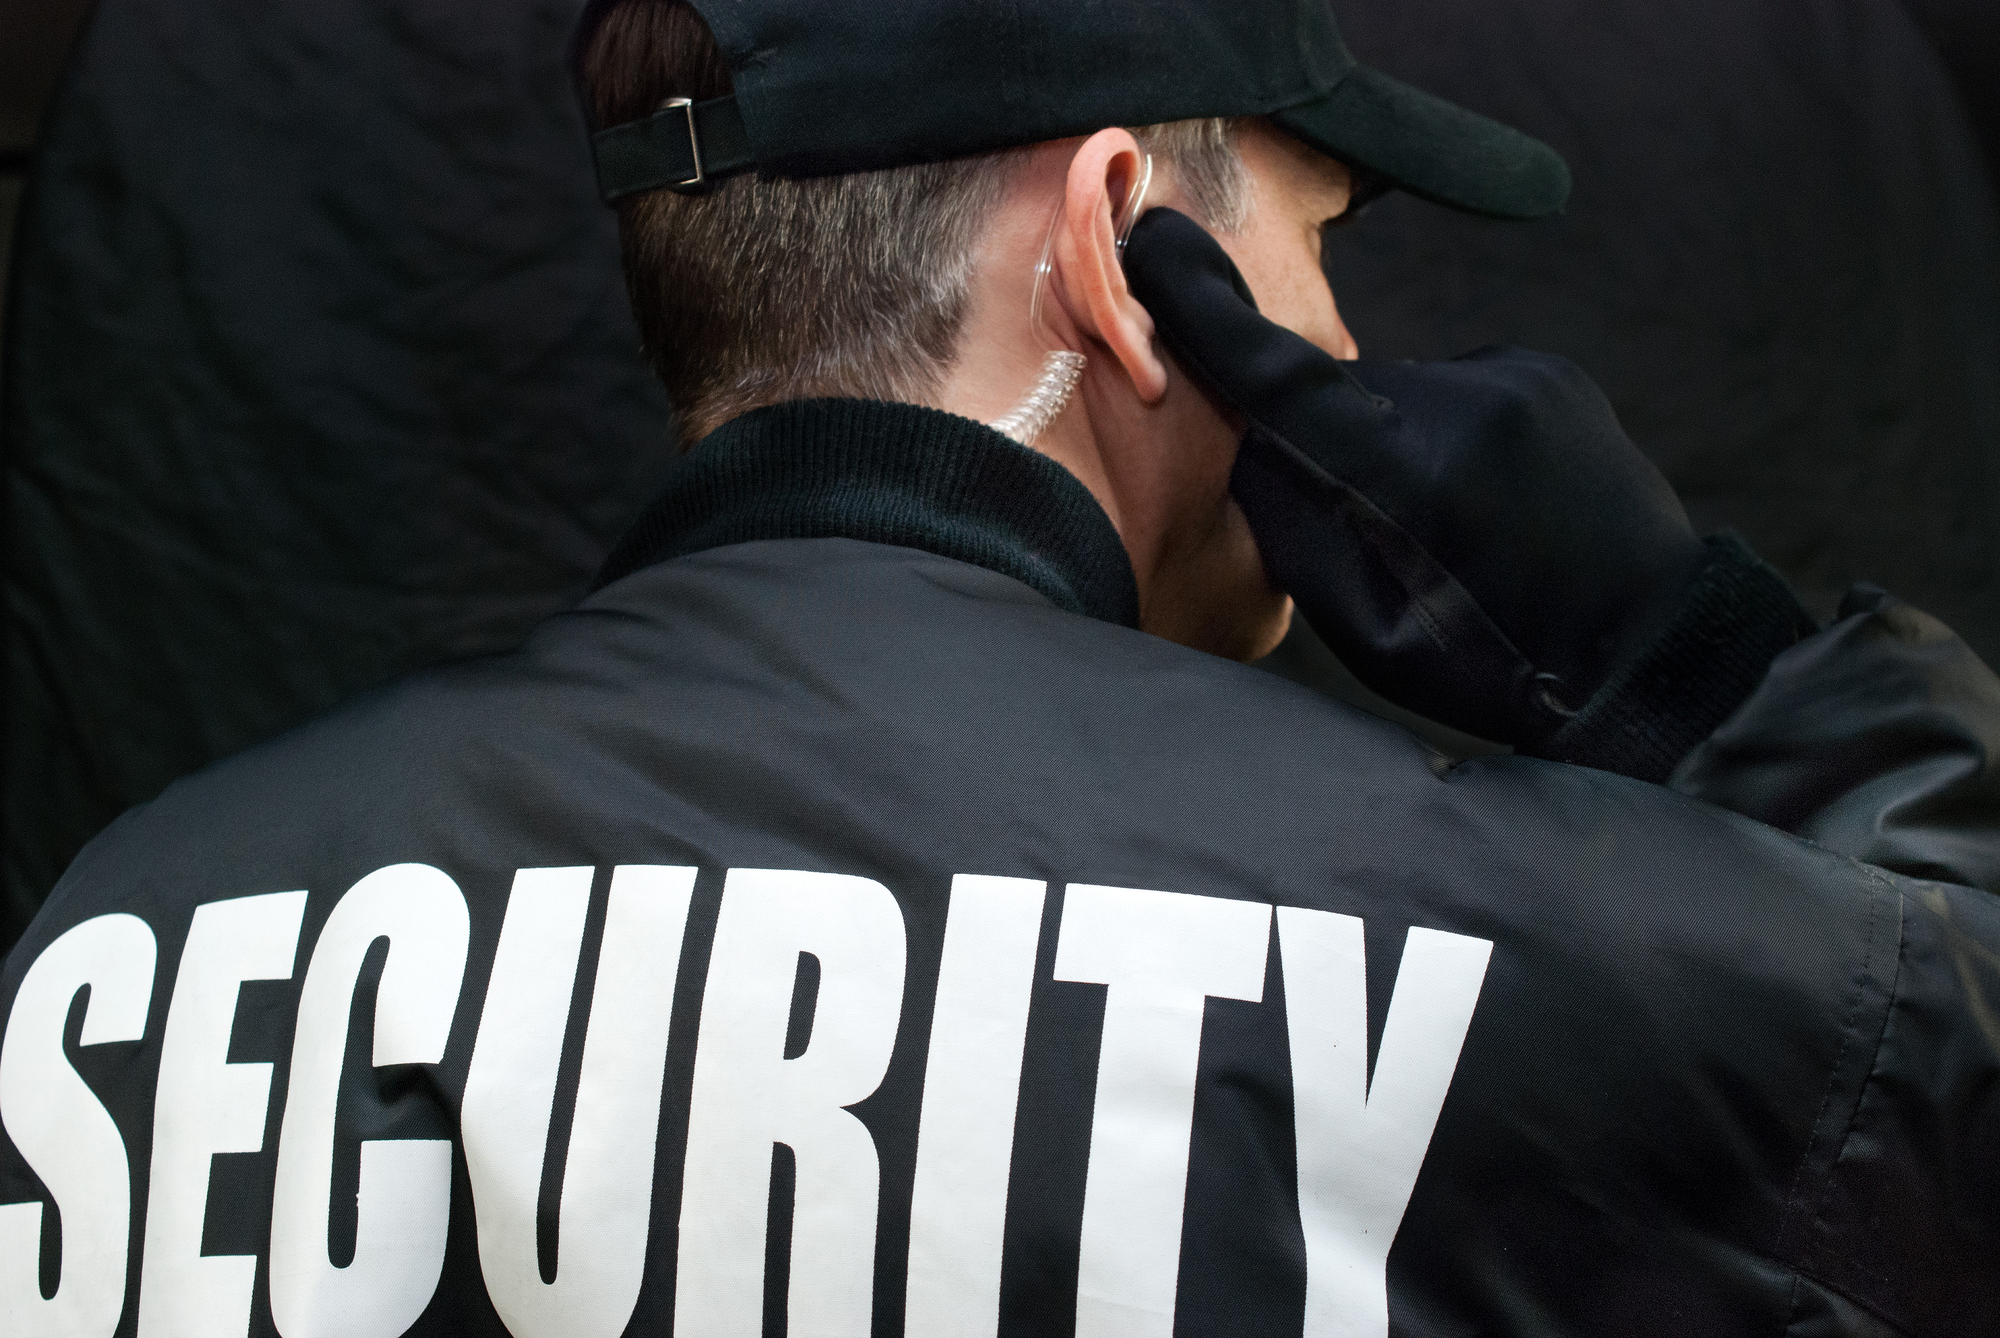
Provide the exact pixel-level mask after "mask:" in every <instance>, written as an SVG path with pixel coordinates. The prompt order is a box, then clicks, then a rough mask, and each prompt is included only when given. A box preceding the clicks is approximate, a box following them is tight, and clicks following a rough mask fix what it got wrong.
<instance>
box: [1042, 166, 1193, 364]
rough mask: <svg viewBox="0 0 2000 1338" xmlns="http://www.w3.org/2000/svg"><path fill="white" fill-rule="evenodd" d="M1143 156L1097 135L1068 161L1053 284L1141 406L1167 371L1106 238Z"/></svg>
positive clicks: (1112, 238)
mask: <svg viewBox="0 0 2000 1338" xmlns="http://www.w3.org/2000/svg"><path fill="white" fill-rule="evenodd" d="M1144 163H1145V156H1144V154H1143V153H1142V152H1141V151H1140V149H1139V142H1138V141H1137V140H1135V139H1133V138H1132V135H1131V132H1130V131H1126V130H1100V131H1098V132H1097V133H1096V134H1095V135H1092V136H1091V137H1090V138H1089V139H1087V140H1085V141H1084V143H1083V147H1082V148H1080V149H1078V150H1077V152H1076V157H1075V158H1073V159H1072V160H1071V161H1070V167H1069V178H1068V182H1067V184H1066V188H1065V194H1064V198H1063V221H1062V223H1061V225H1060V230H1059V232H1058V233H1057V237H1056V254H1057V261H1058V264H1057V267H1056V273H1055V275H1054V282H1055V283H1056V284H1057V285H1058V287H1059V288H1060V289H1061V292H1062V298H1063V305H1064V306H1065V307H1067V308H1068V310H1069V312H1070V315H1071V318H1072V319H1073V320H1074V321H1075V322H1076V325H1077V328H1078V330H1079V331H1080V332H1081V333H1082V334H1083V335H1085V336H1086V337H1087V338H1089V339H1091V340H1093V341H1095V342H1096V343H1098V344H1100V345H1102V346H1103V349H1104V351H1105V352H1107V353H1108V354H1109V355H1110V356H1111V357H1112V358H1113V359H1115V360H1116V361H1117V363H1118V364H1119V366H1120V367H1122V368H1123V369H1124V371H1125V375H1126V376H1127V377H1128V378H1129V379H1130V380H1131V382H1132V388H1133V390H1134V391H1135V392H1136V393H1137V394H1138V396H1139V398H1140V399H1141V400H1142V401H1144V402H1145V403H1147V404H1154V403H1157V402H1158V401H1159V400H1160V399H1161V398H1162V397H1163V396H1164V395H1165V394H1166V393H1167V369H1166V364H1165V363H1163V362H1162V361H1161V360H1160V357H1159V355H1158V354H1157V353H1155V352H1154V351H1153V318H1152V317H1151V316H1150V315H1149V314H1147V311H1146V309H1145V308H1144V307H1142V306H1140V305H1139V302H1138V300H1137V299H1136V298H1134V297H1133V296H1132V290H1131V288H1130V287H1129V286H1128V285H1127V284H1126V282H1125V269H1124V265H1123V263H1122V261H1121V258H1120V255H1119V251H1118V239H1117V237H1116V235H1115V234H1114V232H1113V228H1114V222H1113V220H1114V218H1115V217H1116V215H1117V212H1118V209H1119V208H1120V207H1121V206H1122V205H1123V204H1124V202H1125V197H1126V195H1127V193H1129V192H1130V191H1132V190H1133V189H1135V187H1136V184H1137V182H1138V181H1139V179H1140V173H1141V171H1142V169H1143V167H1144Z"/></svg>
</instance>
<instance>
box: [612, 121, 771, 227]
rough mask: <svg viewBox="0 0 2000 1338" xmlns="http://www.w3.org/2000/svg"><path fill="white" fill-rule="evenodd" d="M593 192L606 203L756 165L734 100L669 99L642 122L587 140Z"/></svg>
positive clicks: (694, 184)
mask: <svg viewBox="0 0 2000 1338" xmlns="http://www.w3.org/2000/svg"><path fill="white" fill-rule="evenodd" d="M590 144H591V148H592V150H593V151H594V152H595V153H596V155H597V189H598V193H599V194H600V195H602V196H603V197H604V202H605V203H606V204H613V203H616V202H617V201H618V200H621V199H623V198H624V197H625V196H627V195H636V194H638V193H639V192H640V191H649V190H662V189H665V190H681V191H689V190H697V189H700V188H701V187H703V186H705V185H706V184H707V183H708V182H709V181H711V180H714V179H715V178H717V177H728V176H735V175H736V174H737V173H739V172H747V171H749V170H750V169H751V168H753V167H755V166H756V165H757V163H756V159H755V158H754V157H753V156H752V154H751V152H750V136H749V133H748V132H747V131H745V130H744V128H743V113H742V112H741V111H739V110H738V109H737V106H736V99H735V98H734V97H720V98H713V99H711V100H709V101H707V102H693V103H691V102H689V101H687V100H686V99H685V98H675V99H674V100H673V101H672V102H669V103H668V104H667V105H666V106H664V107H662V108H660V110H658V111H656V112H654V113H653V114H652V115H651V116H648V117H647V118H645V119H644V120H643V121H628V122H626V123H625V124H624V125H615V126H612V127H611V128H610V129H609V130H600V131H598V132H597V133H596V134H595V135H592V136H591V137H590Z"/></svg>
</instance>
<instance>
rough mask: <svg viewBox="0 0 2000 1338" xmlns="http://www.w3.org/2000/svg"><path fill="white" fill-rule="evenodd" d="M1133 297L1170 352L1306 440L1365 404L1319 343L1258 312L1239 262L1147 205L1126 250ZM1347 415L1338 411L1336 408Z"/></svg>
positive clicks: (1234, 402) (1276, 426) (1279, 428)
mask: <svg viewBox="0 0 2000 1338" xmlns="http://www.w3.org/2000/svg"><path fill="white" fill-rule="evenodd" d="M1125 277H1126V281H1127V282H1128V283H1130V284H1131V287H1132V295H1133V296H1134V297H1136V298H1137V299H1138V300H1139V302H1140V304H1141V305H1143V306H1144V307H1145V308H1146V310H1147V311H1148V312H1150V313H1151V314H1152V317H1153V323H1154V325H1155V327H1157V329H1158V330H1159V332H1160V337H1161V339H1162V340H1163V341H1164V342H1165V343H1166V345H1167V347H1168V349H1169V350H1170V351H1171V352H1172V353H1173V355H1174V357H1175V358H1176V359H1177V360H1179V362H1180V364H1181V366H1182V367H1184V368H1185V369H1186V370H1187V371H1188V372H1189V373H1191V374H1192V375H1195V376H1197V377H1200V378H1201V379H1202V380H1204V381H1206V382H1207V383H1208V385H1209V387H1210V389H1212V390H1214V391H1215V392H1216V393H1217V394H1219V395H1221V396H1222V398H1223V399H1224V400H1226V401H1228V403H1229V404H1230V405H1231V406H1233V407H1234V408H1235V409H1237V410H1238V411H1239V412H1241V413H1242V414H1243V415H1244V416H1245V417H1247V418H1249V419H1251V420H1252V421H1254V422H1258V423H1261V424H1263V425H1264V426H1265V427H1267V428H1269V429H1271V430H1272V431H1273V432H1276V433H1277V434H1278V435H1279V436H1282V437H1285V438H1287V439H1289V440H1292V441H1295V442H1299V444H1301V445H1305V440H1302V439H1301V437H1300V435H1297V434H1299V433H1303V434H1304V437H1305V438H1306V439H1311V438H1315V437H1322V436H1324V435H1325V431H1326V428H1327V427H1329V426H1332V425H1333V424H1332V423H1331V422H1330V421H1329V415H1333V416H1335V417H1342V418H1344V417H1348V416H1349V415H1351V414H1353V413H1354V412H1356V411H1357V410H1359V411H1362V412H1363V413H1365V412H1366V409H1367V408H1368V407H1369V406H1371V405H1372V399H1373V397H1371V396H1369V395H1368V393H1367V392H1366V391H1364V390H1363V389H1362V388H1361V387H1360V386H1359V385H1358V384H1357V383H1356V382H1355V381H1354V379H1353V378H1352V377H1350V376H1349V375H1348V374H1347V373H1346V371H1345V370H1344V369H1343V368H1342V367H1341V365H1340V364H1339V363H1338V362H1336V361H1334V359H1333V358H1331V357H1329V356H1328V355H1327V354H1326V353H1325V352H1324V351H1323V350H1322V349H1320V348H1318V347H1317V346H1315V345H1314V344H1312V343H1310V342H1308V341H1307V340H1305V339H1302V338H1300V337H1299V336H1298V335H1296V334H1294V333H1292V332H1291V331H1290V330H1287V329H1285V328H1284V327H1283V326H1281V325H1278V324H1277V323H1275V322H1274V321H1271V320H1269V319H1267V318H1266V317H1264V316H1263V315H1262V314H1260V313H1259V312H1258V310H1257V302H1256V299H1255V298H1254V297H1252V296H1251V294H1250V289H1249V286H1248V285H1247V284H1245V283H1244V281H1243V276H1242V274H1241V272H1239V271H1238V270H1237V268H1236V263H1235V262H1234V261H1232V260H1231V259H1230V258H1229V255H1228V253H1227V252H1226V251H1224V250H1223V249H1222V247H1221V246H1219V245H1218V244H1217V243H1216V241H1215V239H1214V238H1213V237H1211V236H1209V234H1208V233H1207V231H1206V230H1204V229H1203V228H1202V227H1201V226H1200V225H1199V224H1197V223H1196V222H1195V221H1194V220H1193V219H1190V218H1188V217H1187V216H1186V215H1185V214H1180V213H1176V212H1175V211H1174V210H1171V209H1154V210H1151V211H1149V212H1148V213H1147V214H1146V215H1145V216H1144V217H1143V218H1141V219H1140V220H1139V223H1138V226H1137V227H1135V228H1134V229H1133V230H1132V240H1131V241H1130V243H1129V244H1128V245H1127V246H1126V248H1125ZM1343 403H1344V404H1345V406H1346V412H1345V413H1342V412H1340V407H1341V405H1342V404H1343Z"/></svg>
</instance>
